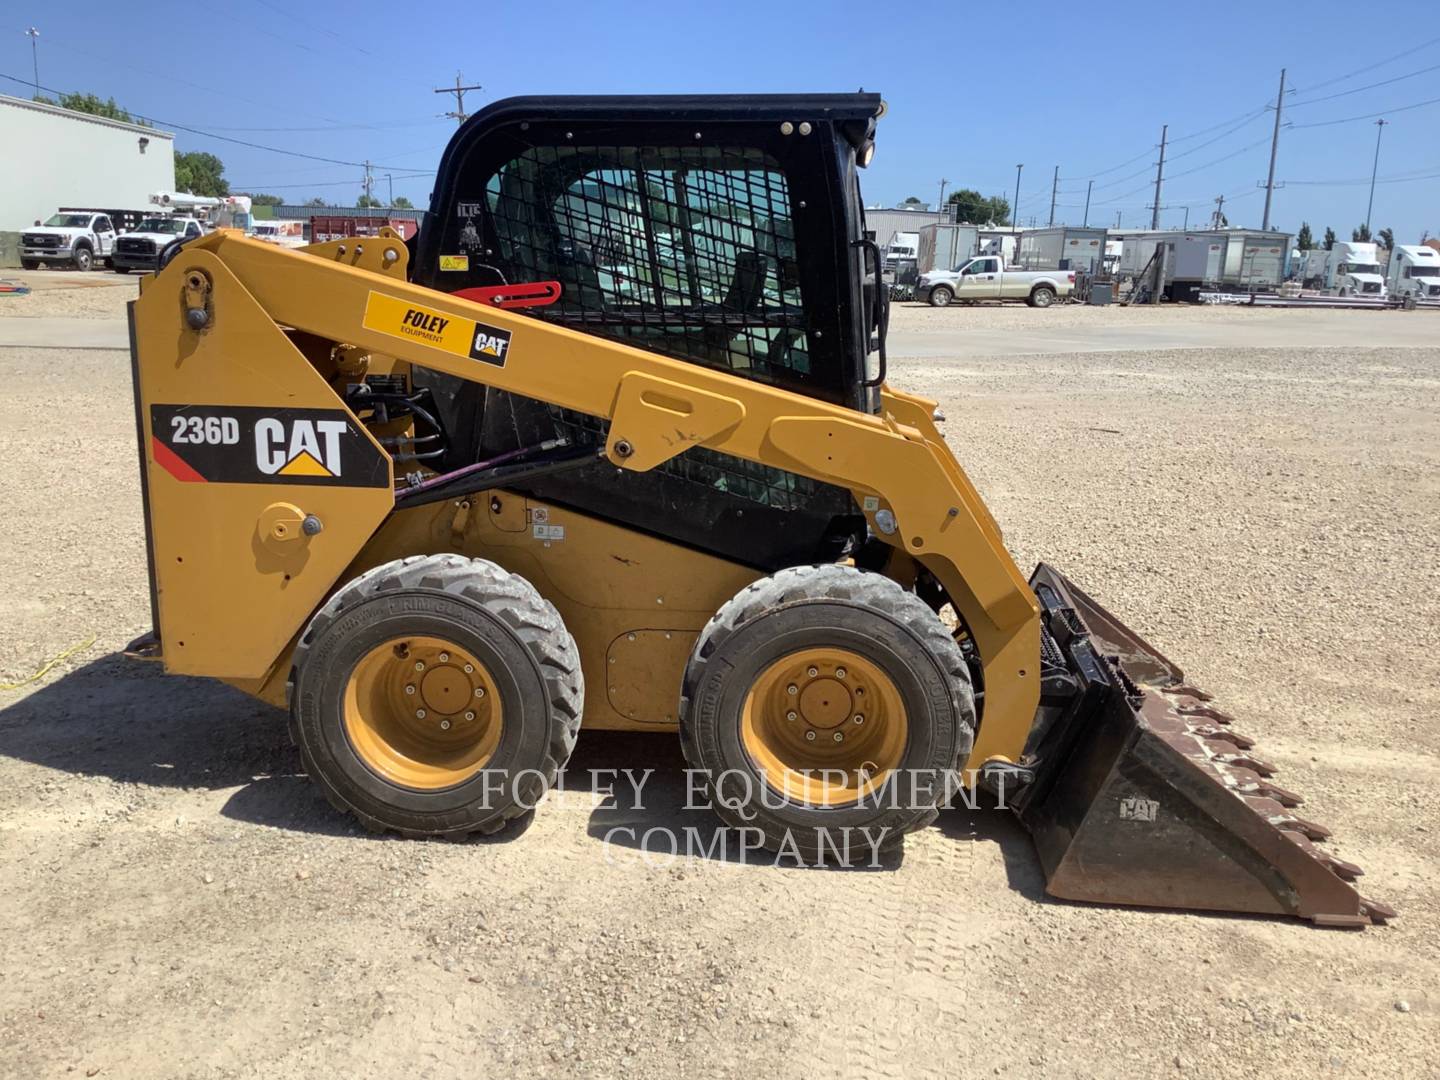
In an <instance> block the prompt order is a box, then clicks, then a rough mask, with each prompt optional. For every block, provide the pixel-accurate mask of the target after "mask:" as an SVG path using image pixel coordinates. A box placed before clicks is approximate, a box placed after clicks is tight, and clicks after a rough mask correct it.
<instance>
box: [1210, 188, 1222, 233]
mask: <svg viewBox="0 0 1440 1080" xmlns="http://www.w3.org/2000/svg"><path fill="white" fill-rule="evenodd" d="M1224 222H1225V196H1224V195H1221V196H1219V197H1218V198H1216V200H1215V213H1214V214H1213V215H1211V218H1210V223H1211V224H1212V225H1213V226H1214V227H1215V228H1217V229H1223V228H1224V227H1225V224H1224Z"/></svg>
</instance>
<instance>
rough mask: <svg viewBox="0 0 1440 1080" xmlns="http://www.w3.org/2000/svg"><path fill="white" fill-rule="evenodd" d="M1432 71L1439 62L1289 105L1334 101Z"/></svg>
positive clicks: (1293, 106)
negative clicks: (1390, 77) (1391, 77)
mask: <svg viewBox="0 0 1440 1080" xmlns="http://www.w3.org/2000/svg"><path fill="white" fill-rule="evenodd" d="M1432 71H1440V64H1434V65H1432V66H1431V67H1428V68H1421V69H1420V70H1419V71H1412V72H1410V73H1409V74H1408V75H1396V76H1395V78H1393V79H1384V80H1382V81H1381V82H1373V83H1366V84H1365V85H1364V86H1357V87H1355V89H1353V90H1341V91H1340V92H1339V93H1336V94H1326V95H1325V96H1324V97H1317V98H1307V99H1306V100H1304V101H1292V102H1291V103H1290V107H1291V108H1292V109H1293V108H1296V107H1297V106H1300V105H1314V104H1315V103H1316V102H1318V101H1334V100H1335V99H1336V98H1342V97H1349V96H1350V95H1351V94H1362V93H1364V92H1365V91H1366V90H1374V89H1375V88H1376V87H1377V86H1389V85H1390V84H1391V83H1397V82H1404V81H1405V80H1406V79H1413V78H1415V76H1416V75H1428V74H1430V72H1432Z"/></svg>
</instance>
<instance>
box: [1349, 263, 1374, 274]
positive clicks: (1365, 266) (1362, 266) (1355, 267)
mask: <svg viewBox="0 0 1440 1080" xmlns="http://www.w3.org/2000/svg"><path fill="white" fill-rule="evenodd" d="M1350 273H1352V274H1378V273H1380V264H1379V263H1351V264H1350Z"/></svg>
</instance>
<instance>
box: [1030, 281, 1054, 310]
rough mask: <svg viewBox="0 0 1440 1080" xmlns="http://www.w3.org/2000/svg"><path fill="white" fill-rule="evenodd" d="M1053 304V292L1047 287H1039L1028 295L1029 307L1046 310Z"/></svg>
mask: <svg viewBox="0 0 1440 1080" xmlns="http://www.w3.org/2000/svg"><path fill="white" fill-rule="evenodd" d="M1054 302H1055V290H1054V289H1052V288H1050V286H1049V285H1039V286H1037V287H1036V288H1035V289H1034V290H1032V291H1031V293H1030V306H1031V307H1033V308H1047V307H1049V306H1050V305H1051V304H1053V303H1054Z"/></svg>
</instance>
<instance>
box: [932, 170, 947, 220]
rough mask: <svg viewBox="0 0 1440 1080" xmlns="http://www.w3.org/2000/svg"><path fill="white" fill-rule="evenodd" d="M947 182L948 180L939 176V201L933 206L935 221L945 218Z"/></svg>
mask: <svg viewBox="0 0 1440 1080" xmlns="http://www.w3.org/2000/svg"><path fill="white" fill-rule="evenodd" d="M949 182H950V181H949V180H946V179H945V178H944V177H943V176H942V177H941V178H940V202H939V203H938V204H937V205H936V207H935V219H936V220H937V221H944V220H945V185H946V184H948V183H949Z"/></svg>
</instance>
